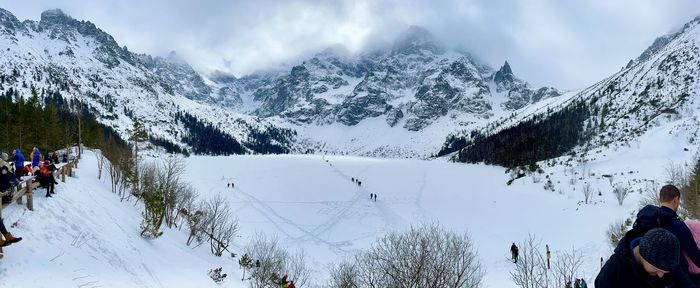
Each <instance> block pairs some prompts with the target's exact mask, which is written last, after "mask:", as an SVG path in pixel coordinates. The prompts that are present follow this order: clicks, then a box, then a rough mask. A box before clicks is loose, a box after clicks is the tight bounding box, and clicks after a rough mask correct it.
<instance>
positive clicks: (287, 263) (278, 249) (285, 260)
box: [244, 233, 311, 288]
mask: <svg viewBox="0 0 700 288" xmlns="http://www.w3.org/2000/svg"><path fill="white" fill-rule="evenodd" d="M244 253H245V254H248V255H250V257H251V258H252V259H255V262H256V265H255V266H256V267H255V268H253V269H251V270H250V280H251V283H250V284H251V286H252V287H254V288H277V287H280V283H279V278H280V275H284V274H285V273H286V274H287V275H288V278H287V280H291V281H294V285H295V286H296V287H304V286H305V285H306V283H307V282H308V281H309V278H310V276H311V271H310V270H309V268H308V267H307V266H306V262H305V258H306V256H305V254H304V251H303V250H299V251H298V252H297V253H290V252H289V251H287V250H286V249H285V248H284V247H282V246H281V245H280V243H279V239H278V238H277V237H270V238H268V237H267V236H265V234H262V233H257V234H256V235H255V236H254V237H253V239H252V240H251V242H250V243H249V244H248V245H247V246H246V247H245V249H244ZM257 261H260V267H258V266H257Z"/></svg>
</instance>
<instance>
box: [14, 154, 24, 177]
mask: <svg viewBox="0 0 700 288" xmlns="http://www.w3.org/2000/svg"><path fill="white" fill-rule="evenodd" d="M12 160H13V161H15V176H16V177H17V179H20V178H22V176H24V155H22V152H21V151H20V150H19V148H17V149H15V152H14V153H13V157H12Z"/></svg>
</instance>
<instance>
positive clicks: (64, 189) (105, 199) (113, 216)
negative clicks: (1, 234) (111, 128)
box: [0, 151, 220, 287]
mask: <svg viewBox="0 0 700 288" xmlns="http://www.w3.org/2000/svg"><path fill="white" fill-rule="evenodd" d="M78 167H79V168H78V169H76V170H75V171H76V172H75V173H76V177H75V178H70V177H66V182H65V183H60V184H59V185H57V186H56V193H57V194H56V195H54V197H53V198H48V199H47V198H45V197H43V195H44V193H45V191H44V190H43V189H42V190H36V191H35V197H34V211H28V210H26V207H25V206H19V205H10V206H8V208H6V209H5V210H3V217H4V219H5V224H6V225H7V226H9V225H12V226H13V227H8V229H9V230H10V232H11V233H13V234H15V235H16V236H20V237H23V238H24V240H22V242H20V243H17V244H14V245H12V246H9V247H6V248H5V249H4V251H5V258H4V259H3V260H2V261H0V279H2V281H0V287H216V285H215V284H214V282H213V281H212V280H211V279H210V278H209V277H208V276H207V271H208V270H209V269H211V268H214V265H217V264H216V263H217V261H220V259H217V258H215V257H213V256H209V255H207V253H208V251H206V250H192V249H191V248H189V247H187V246H185V244H184V243H185V239H186V236H185V235H184V233H181V232H179V231H177V230H173V231H168V232H167V233H166V235H164V236H163V237H162V238H159V239H157V240H153V241H149V240H144V239H143V238H141V237H140V236H139V232H140V231H139V224H140V223H141V214H140V209H141V208H140V205H136V207H134V206H135V205H134V203H133V200H132V202H120V201H119V197H117V196H116V195H115V194H112V193H111V192H110V188H109V183H108V182H105V181H104V180H102V181H100V180H98V179H97V169H96V168H97V162H96V158H95V156H94V154H93V153H92V152H90V151H87V152H86V153H85V154H84V157H83V159H82V160H81V161H80V163H79V165H78ZM219 266H220V264H219ZM217 267H218V266H217Z"/></svg>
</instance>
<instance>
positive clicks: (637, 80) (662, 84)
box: [441, 17, 700, 164]
mask: <svg viewBox="0 0 700 288" xmlns="http://www.w3.org/2000/svg"><path fill="white" fill-rule="evenodd" d="M698 67H700V17H698V18H695V19H694V20H692V21H690V22H689V23H687V24H686V25H685V26H684V27H683V28H682V29H681V30H679V31H676V32H673V33H670V34H668V35H665V36H662V37H660V38H658V39H657V40H656V41H655V42H654V43H653V44H652V45H651V47H649V48H648V49H646V50H645V51H644V52H643V53H642V54H641V55H640V56H639V57H638V58H637V59H635V60H632V61H630V63H629V64H628V65H627V67H626V68H624V69H622V70H621V71H619V72H618V73H615V74H614V75H612V76H610V77H608V78H606V79H604V80H602V81H600V82H598V83H596V84H594V85H592V86H590V87H588V88H586V89H583V90H581V91H577V92H572V93H567V94H565V95H564V96H561V97H557V98H553V99H550V100H548V101H542V102H541V103H538V104H535V105H530V106H528V107H527V108H525V109H523V110H522V111H520V113H518V114H517V115H514V116H512V117H508V118H502V119H499V120H497V121H494V122H493V123H489V124H488V125H485V126H483V127H482V128H481V129H476V130H475V131H473V132H470V133H465V134H460V135H456V136H451V137H448V140H447V142H446V143H445V146H444V147H443V150H442V152H441V154H443V155H445V154H449V153H452V152H455V151H459V153H457V154H456V155H455V157H456V158H457V159H458V160H460V161H468V162H480V161H486V162H492V163H499V161H493V160H494V159H493V158H489V156H484V157H482V156H476V155H477V154H481V155H486V154H490V153H494V154H498V153H500V152H498V151H496V150H497V148H494V147H496V146H493V144H495V143H503V142H504V141H505V139H510V140H508V141H507V142H509V143H515V144H513V145H512V146H509V147H508V149H510V150H513V149H519V148H522V149H523V150H528V151H532V150H533V149H534V148H532V147H529V148H528V145H533V143H534V142H532V141H530V142H527V143H526V140H523V141H521V142H519V141H520V140H518V141H513V139H516V138H517V139H538V140H535V141H536V142H538V143H537V144H536V145H535V146H536V147H548V146H547V145H549V146H550V147H558V148H561V147H562V145H563V146H567V145H569V144H571V145H570V147H568V146H567V147H566V149H564V150H562V151H561V152H562V153H558V154H557V155H547V157H541V156H543V154H541V155H539V156H536V157H535V158H533V159H529V160H535V161H539V160H544V159H549V158H554V157H558V156H562V155H564V154H565V153H566V154H569V153H570V154H572V155H576V154H579V155H580V156H581V155H583V154H591V153H593V152H595V153H600V151H601V150H602V149H600V148H602V147H607V146H610V145H613V146H621V145H632V144H634V143H637V145H638V142H639V140H638V139H639V137H640V136H642V135H644V134H645V133H647V132H648V131H650V130H652V129H653V128H655V127H658V126H660V125H662V124H665V123H672V125H673V128H672V129H671V132H669V134H670V135H669V137H674V136H678V135H684V136H683V137H682V138H683V139H682V140H681V141H682V142H681V143H679V147H678V149H684V148H685V150H686V151H688V148H687V147H690V146H694V145H695V144H696V142H697V139H698V132H699V131H700V121H699V120H698V114H700V101H698V92H699V90H698V89H699V88H700V82H699V81H700V79H699V78H700V77H699V76H700V75H699V74H700V72H699V70H698ZM564 123H568V124H567V125H569V124H570V125H569V127H565V130H566V131H564V130H561V129H560V130H558V131H559V132H561V133H559V134H557V135H558V137H551V135H552V132H553V131H554V130H552V129H548V127H557V128H562V126H566V125H565V124H564ZM569 128H570V129H569ZM516 132H517V134H518V136H517V137H515V138H513V137H512V136H513V135H514V133H516ZM568 132H571V133H569V134H570V135H571V137H569V138H572V139H568V140H567V143H562V142H561V141H559V142H557V140H556V139H558V138H566V137H564V136H563V135H565V134H567V133H568ZM552 139H554V142H552V141H551V140H552ZM569 140H572V141H569ZM550 144H551V145H550ZM571 151H573V152H571ZM521 162H522V161H521ZM514 163H515V162H514ZM501 164H503V163H501ZM515 164H528V163H515Z"/></svg>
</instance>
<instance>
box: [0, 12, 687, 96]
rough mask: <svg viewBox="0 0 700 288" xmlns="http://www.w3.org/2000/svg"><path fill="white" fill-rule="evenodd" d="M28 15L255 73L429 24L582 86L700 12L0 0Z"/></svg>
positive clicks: (522, 71) (476, 48)
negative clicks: (85, 25)
mask: <svg viewBox="0 0 700 288" xmlns="http://www.w3.org/2000/svg"><path fill="white" fill-rule="evenodd" d="M0 7H2V8H4V9H7V10H9V11H10V12H12V13H14V14H15V15H16V16H17V17H18V18H20V19H35V20H36V19H38V18H39V14H40V13H41V11H43V10H46V9H52V8H60V9H62V10H64V11H65V12H66V13H67V14H69V15H71V16H73V17H74V18H76V19H79V20H88V21H91V22H93V23H95V24H96V25H97V26H98V27H100V28H101V29H103V30H105V31H106V32H108V33H110V34H112V35H113V36H114V37H115V39H116V40H117V41H118V42H119V43H120V44H122V45H126V46H128V47H129V49H130V50H132V51H136V52H139V53H149V54H154V55H165V54H166V53H168V52H169V51H171V50H175V51H177V52H178V53H179V54H180V55H181V56H183V57H184V58H185V59H187V60H188V61H190V62H191V63H192V64H193V65H194V66H195V67H197V68H198V69H200V70H203V71H207V70H211V69H222V70H227V71H230V72H233V73H234V74H236V75H239V76H240V75H242V74H245V73H250V72H252V71H254V70H256V69H264V68H267V67H272V66H275V65H278V64H279V63H283V62H287V63H294V62H295V61H298V59H299V57H301V56H302V55H308V54H309V53H313V52H316V51H320V50H322V49H324V48H325V47H328V46H330V45H333V44H337V43H340V44H343V45H345V46H346V47H347V48H348V49H349V50H350V51H352V52H357V51H360V50H361V49H363V48H364V47H367V46H368V45H373V44H374V43H377V42H384V43H390V42H391V41H392V40H393V39H394V38H395V37H396V36H397V35H398V34H399V33H401V32H402V31H403V29H405V28H406V27H408V26H409V25H414V24H415V25H421V26H424V27H426V28H428V29H429V30H430V31H432V32H433V33H434V34H435V35H436V36H437V37H438V38H440V39H442V40H443V41H445V42H446V43H448V44H450V45H459V46H462V47H466V48H467V49H469V50H471V51H472V52H473V53H474V54H476V55H478V56H479V57H481V58H483V59H484V60H486V61H487V62H488V63H490V64H492V65H493V66H495V67H498V66H500V65H501V64H502V63H503V61H504V60H508V61H509V62H510V63H511V65H512V67H513V70H514V71H515V72H516V74H518V75H519V76H520V77H521V78H523V79H525V80H527V81H530V82H531V83H533V84H535V85H550V86H555V87H560V88H565V89H575V88H582V87H585V86H587V85H590V84H592V83H594V82H596V81H598V80H600V79H602V78H604V77H607V76H609V75H610V74H612V73H614V72H615V71H617V70H619V69H620V68H621V67H622V66H623V65H625V64H626V63H627V61H629V59H632V58H634V57H636V56H637V55H639V54H640V53H641V52H642V51H643V50H644V49H645V48H646V47H647V46H648V45H650V44H651V42H652V41H653V40H654V39H655V38H656V37H658V36H660V35H662V34H664V33H666V32H668V31H670V30H672V29H673V28H676V27H679V26H682V25H683V24H684V23H685V22H687V21H689V20H690V19H692V18H693V17H694V16H696V15H697V14H700V1H695V0H672V1H655V0H616V1H609V0H585V1H583V0H581V1H560V0H529V1H492V0H461V1H460V0H436V1H420V0H385V1H380V0H356V1H353V0H347V1H332V0H328V1H324V0H290V1H284V0H279V1H274V0H257V1H253V0H250V1H224V0H220V1H219V0H199V1H186V0H152V1H134V0H121V1H106V0H96V1H89V2H86V1H79V0H61V1H41V0H24V1H14V0H0Z"/></svg>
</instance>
